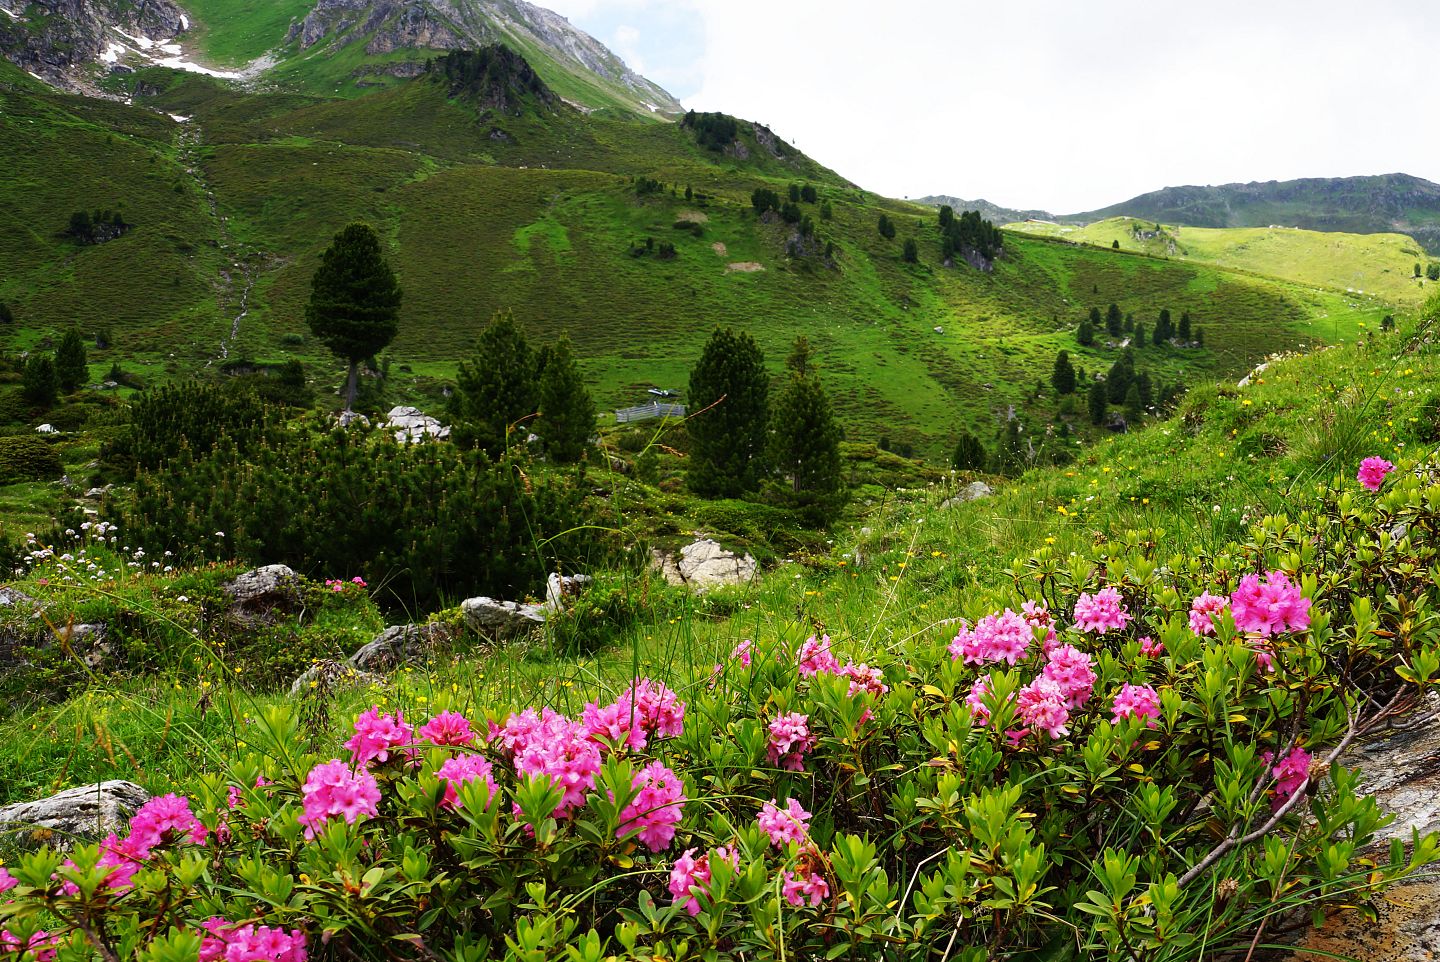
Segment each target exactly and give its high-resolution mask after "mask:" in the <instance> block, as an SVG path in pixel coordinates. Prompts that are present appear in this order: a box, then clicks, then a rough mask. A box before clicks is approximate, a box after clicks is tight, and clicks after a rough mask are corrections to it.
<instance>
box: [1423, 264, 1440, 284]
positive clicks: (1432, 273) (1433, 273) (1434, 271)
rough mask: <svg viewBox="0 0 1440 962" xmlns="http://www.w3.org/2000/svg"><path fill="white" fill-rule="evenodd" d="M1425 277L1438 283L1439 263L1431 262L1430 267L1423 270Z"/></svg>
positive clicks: (1439, 276)
mask: <svg viewBox="0 0 1440 962" xmlns="http://www.w3.org/2000/svg"><path fill="white" fill-rule="evenodd" d="M1425 276H1426V277H1428V278H1429V279H1430V280H1432V281H1440V261H1431V262H1430V266H1429V267H1427V268H1425Z"/></svg>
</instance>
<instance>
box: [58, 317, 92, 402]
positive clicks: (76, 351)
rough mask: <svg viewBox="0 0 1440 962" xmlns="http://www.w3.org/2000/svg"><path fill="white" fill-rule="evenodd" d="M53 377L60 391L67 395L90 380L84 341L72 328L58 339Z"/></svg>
mask: <svg viewBox="0 0 1440 962" xmlns="http://www.w3.org/2000/svg"><path fill="white" fill-rule="evenodd" d="M55 377H56V378H57V379H58V380H59V382H60V389H61V390H63V391H64V392H65V393H67V394H68V393H70V392H71V391H74V390H76V389H77V388H79V387H81V386H82V385H83V384H85V382H86V381H88V380H90V368H89V367H88V366H87V364H86V357H85V341H84V339H83V338H81V336H80V332H79V331H78V330H77V329H75V328H73V327H72V328H70V330H68V331H66V332H65V336H64V337H62V338H60V346H59V347H58V348H56V349H55Z"/></svg>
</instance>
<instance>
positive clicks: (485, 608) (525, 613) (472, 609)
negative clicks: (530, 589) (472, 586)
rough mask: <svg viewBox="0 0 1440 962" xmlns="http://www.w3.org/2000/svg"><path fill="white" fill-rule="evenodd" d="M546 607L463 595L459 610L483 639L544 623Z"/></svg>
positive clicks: (529, 628) (501, 635)
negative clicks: (464, 597) (464, 596)
mask: <svg viewBox="0 0 1440 962" xmlns="http://www.w3.org/2000/svg"><path fill="white" fill-rule="evenodd" d="M547 610H548V609H547V608H546V607H545V606H544V605H526V604H521V603H520V602H518V601H500V600H498V599H496V598H484V597H481V598H466V599H465V600H464V601H462V602H461V603H460V613H461V614H462V615H464V616H465V624H466V625H468V626H469V627H470V628H471V630H473V631H475V632H477V633H478V634H481V635H484V636H485V637H487V638H494V639H499V638H510V637H514V636H515V635H522V634H525V633H527V632H530V631H534V630H535V629H536V628H539V627H541V626H542V625H544V624H545V614H546V611H547Z"/></svg>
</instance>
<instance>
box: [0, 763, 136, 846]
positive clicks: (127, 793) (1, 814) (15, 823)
mask: <svg viewBox="0 0 1440 962" xmlns="http://www.w3.org/2000/svg"><path fill="white" fill-rule="evenodd" d="M149 800H150V793H149V792H147V791H145V789H143V788H141V787H140V786H139V785H136V784H135V783H134V782H126V781H121V780H119V779H116V780H114V781H109V782H98V783H96V784H94V785H81V786H79V787H77V788H67V789H66V790H65V791H63V792H60V793H58V794H56V795H51V796H50V797H49V798H42V799H40V800H39V801H36V802H21V803H20V804H18V805H8V806H6V807H5V808H0V835H3V836H4V837H9V838H11V839H13V840H15V841H18V842H20V843H21V844H27V843H28V844H41V843H44V844H47V845H52V846H57V847H59V846H64V845H66V844H67V843H68V841H69V840H70V839H72V838H82V839H97V838H103V837H104V836H105V835H107V834H109V833H110V832H123V831H124V829H125V824H126V822H128V821H129V819H130V816H131V815H134V814H135V810H136V809H137V808H139V807H140V806H141V805H144V804H145V803H146V802H147V801H149Z"/></svg>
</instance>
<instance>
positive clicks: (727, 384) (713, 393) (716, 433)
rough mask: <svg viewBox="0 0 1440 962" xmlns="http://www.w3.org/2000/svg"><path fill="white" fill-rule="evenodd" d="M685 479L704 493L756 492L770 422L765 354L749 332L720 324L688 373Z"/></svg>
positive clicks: (723, 495) (726, 495) (724, 495)
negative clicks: (688, 452)
mask: <svg viewBox="0 0 1440 962" xmlns="http://www.w3.org/2000/svg"><path fill="white" fill-rule="evenodd" d="M689 402H690V418H689V420H687V421H686V428H687V429H688V431H689V434H690V465H689V470H688V473H687V478H686V480H687V483H688V484H689V485H690V490H692V491H694V492H695V493H696V494H698V495H700V496H701V497H707V498H733V497H736V496H738V495H740V494H743V493H745V492H746V491H750V490H753V489H754V488H755V485H756V481H757V479H758V476H759V468H760V461H761V459H762V458H763V456H764V452H765V435H766V431H767V429H768V428H769V425H770V418H769V413H770V379H769V376H768V375H767V374H766V373H765V356H764V355H763V354H762V353H761V352H760V348H759V346H758V345H757V344H756V343H755V340H754V339H753V338H752V337H751V336H750V335H749V334H746V333H744V332H743V331H742V332H739V333H737V332H736V331H734V330H732V329H730V328H717V329H716V331H715V333H714V334H712V335H710V340H709V341H708V342H706V344H705V349H704V351H702V352H701V355H700V359H699V361H698V362H696V364H695V367H694V368H693V369H692V370H691V372H690V395H689Z"/></svg>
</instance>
